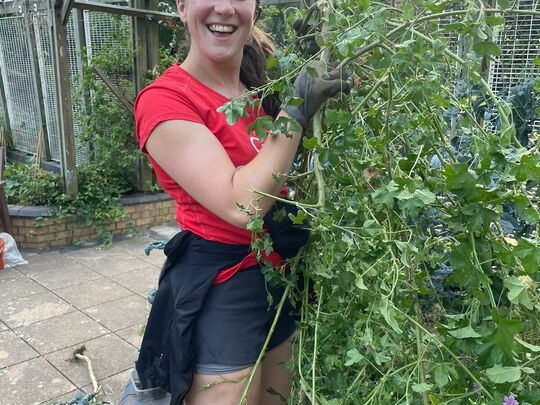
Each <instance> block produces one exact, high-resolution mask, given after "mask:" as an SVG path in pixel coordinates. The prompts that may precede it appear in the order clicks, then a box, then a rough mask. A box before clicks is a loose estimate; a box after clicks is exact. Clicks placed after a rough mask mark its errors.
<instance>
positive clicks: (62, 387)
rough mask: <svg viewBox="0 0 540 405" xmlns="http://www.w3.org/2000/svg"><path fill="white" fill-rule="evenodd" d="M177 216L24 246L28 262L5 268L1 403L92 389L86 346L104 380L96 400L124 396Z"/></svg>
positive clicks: (63, 398) (56, 400)
mask: <svg viewBox="0 0 540 405" xmlns="http://www.w3.org/2000/svg"><path fill="white" fill-rule="evenodd" d="M176 232H178V228H177V226H176V225H174V224H171V225H167V226H160V227H154V228H152V229H150V230H146V231H141V232H140V233H139V234H138V235H130V236H126V237H122V238H120V239H118V240H115V241H114V243H113V245H112V247H111V248H101V247H99V246H98V245H97V244H96V245H87V246H86V247H80V248H75V247H71V248H66V249H61V250H58V251H49V252H45V253H32V252H25V251H23V252H22V254H23V257H24V258H25V259H26V260H28V262H29V264H27V265H24V266H20V267H16V268H6V269H3V270H0V405H30V404H61V403H65V402H68V401H70V400H72V399H73V398H74V396H75V393H76V392H77V391H79V390H81V391H83V392H90V391H91V390H92V385H91V380H90V376H89V374H88V371H87V367H86V364H85V363H83V362H80V361H73V355H74V352H75V351H76V350H77V349H80V348H81V347H83V346H84V347H85V351H84V355H86V356H88V357H89V358H90V359H91V361H92V366H93V369H94V374H95V376H96V378H97V380H98V383H99V384H100V385H101V386H102V389H101V393H100V395H99V396H98V400H101V401H110V402H111V403H112V404H118V398H119V396H120V393H121V392H122V390H123V387H124V385H125V384H126V383H127V381H128V376H129V370H130V369H131V368H132V367H133V362H134V361H135V359H136V357H137V350H138V347H139V345H140V341H141V335H140V332H141V330H142V328H143V327H144V324H145V322H146V317H147V315H148V310H149V305H148V303H147V294H148V291H149V290H150V289H151V288H154V287H156V286H157V280H158V276H159V271H160V269H161V265H162V264H163V262H164V260H165V256H164V255H163V251H162V250H152V252H151V253H150V255H149V256H147V255H145V253H144V247H145V246H146V245H147V244H148V243H150V242H155V241H158V240H168V239H169V238H170V237H172V236H173V235H174V234H175V233H176Z"/></svg>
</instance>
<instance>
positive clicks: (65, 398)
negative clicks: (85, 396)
mask: <svg viewBox="0 0 540 405" xmlns="http://www.w3.org/2000/svg"><path fill="white" fill-rule="evenodd" d="M77 392H81V390H79V389H77V390H73V391H70V392H67V393H65V394H62V395H60V396H57V397H54V398H51V399H48V400H47V401H43V402H41V403H40V404H43V405H58V404H62V405H63V404H65V403H66V402H68V403H69V402H70V401H72V400H73V398H75V394H77ZM112 405H116V404H112Z"/></svg>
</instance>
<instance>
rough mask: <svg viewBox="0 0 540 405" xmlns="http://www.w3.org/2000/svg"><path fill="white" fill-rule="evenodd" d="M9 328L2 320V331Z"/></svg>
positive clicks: (0, 329) (0, 323)
mask: <svg viewBox="0 0 540 405" xmlns="http://www.w3.org/2000/svg"><path fill="white" fill-rule="evenodd" d="M8 329H9V328H8V327H7V325H6V324H5V323H4V322H0V332H3V331H5V330H8Z"/></svg>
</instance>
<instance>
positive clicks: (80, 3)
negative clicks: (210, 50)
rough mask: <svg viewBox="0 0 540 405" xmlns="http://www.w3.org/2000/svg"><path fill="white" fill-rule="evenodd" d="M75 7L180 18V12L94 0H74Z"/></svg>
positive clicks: (140, 15) (153, 17) (144, 15)
mask: <svg viewBox="0 0 540 405" xmlns="http://www.w3.org/2000/svg"><path fill="white" fill-rule="evenodd" d="M73 7H75V8H78V9H80V10H89V11H101V12H103V13H110V14H120V15H127V16H131V17H140V18H147V19H149V20H158V21H159V20H168V19H171V18H172V19H174V20H177V19H180V17H179V16H178V14H173V13H164V12H161V11H155V10H144V9H140V8H134V7H123V6H116V5H113V4H105V3H97V2H94V1H86V0H74V2H73Z"/></svg>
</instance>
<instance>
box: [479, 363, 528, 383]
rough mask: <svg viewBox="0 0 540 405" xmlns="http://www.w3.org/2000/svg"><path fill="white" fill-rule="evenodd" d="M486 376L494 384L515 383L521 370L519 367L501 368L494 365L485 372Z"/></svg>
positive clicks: (498, 365)
mask: <svg viewBox="0 0 540 405" xmlns="http://www.w3.org/2000/svg"><path fill="white" fill-rule="evenodd" d="M486 376H487V378H489V379H490V380H491V381H493V382H494V383H495V384H502V383H506V382H516V381H518V380H519V379H520V377H521V369H520V368H519V367H503V366H501V365H500V364H496V365H495V366H493V367H491V368H488V369H487V370H486Z"/></svg>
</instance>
